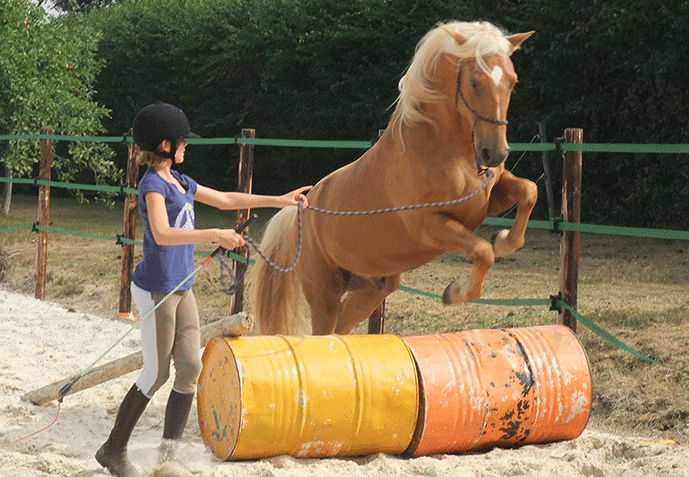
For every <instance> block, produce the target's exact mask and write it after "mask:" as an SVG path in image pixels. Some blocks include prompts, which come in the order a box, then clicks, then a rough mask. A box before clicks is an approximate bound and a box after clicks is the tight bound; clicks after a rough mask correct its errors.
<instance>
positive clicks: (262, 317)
mask: <svg viewBox="0 0 689 477" xmlns="http://www.w3.org/2000/svg"><path fill="white" fill-rule="evenodd" d="M298 240H299V237H298V231H297V207H285V208H283V209H282V210H280V211H279V212H278V213H277V214H275V216H274V217H273V218H272V219H270V221H269V222H268V225H267V227H266V231H265V233H264V234H263V240H261V245H260V249H261V251H262V252H263V253H264V254H265V255H266V256H267V257H268V258H269V259H270V260H271V261H273V262H274V263H275V264H276V265H278V266H280V267H289V266H290V265H291V264H292V263H294V259H295V257H296V254H297V245H298ZM249 282H250V283H251V287H252V288H253V307H252V308H253V310H254V315H255V318H256V322H257V323H258V327H259V331H260V333H261V334H263V335H276V334H283V335H287V334H310V329H308V327H307V325H306V319H305V317H304V313H303V310H302V307H301V302H302V299H301V286H300V284H299V280H298V277H297V274H296V272H295V271H291V272H288V273H283V272H280V271H277V270H275V269H274V268H273V267H272V266H271V265H270V264H268V263H266V261H265V260H263V259H262V258H260V257H256V263H255V264H254V266H253V267H252V270H251V273H250V275H249Z"/></svg>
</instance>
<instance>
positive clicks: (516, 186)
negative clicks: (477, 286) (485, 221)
mask: <svg viewBox="0 0 689 477" xmlns="http://www.w3.org/2000/svg"><path fill="white" fill-rule="evenodd" d="M537 198H538V187H537V186H536V184H534V183H533V182H531V181H530V180H528V179H522V178H520V177H516V176H515V175H514V174H512V173H511V172H509V171H504V172H503V173H502V174H501V175H500V179H499V180H498V182H497V183H496V184H495V186H494V187H493V190H492V192H491V194H490V199H489V201H488V215H491V216H495V215H498V214H500V213H502V212H504V211H506V210H509V209H510V208H511V207H514V206H515V205H516V206H517V216H516V218H515V220H514V224H513V225H512V228H511V229H509V230H501V231H500V232H498V233H497V234H496V235H495V236H494V237H493V240H492V242H493V249H494V250H495V256H496V257H504V256H505V255H509V254H511V253H512V252H514V251H515V250H517V249H519V248H521V247H522V246H523V245H524V234H525V233H526V226H527V224H528V222H529V217H530V216H531V211H532V210H533V208H534V206H535V205H536V199H537Z"/></svg>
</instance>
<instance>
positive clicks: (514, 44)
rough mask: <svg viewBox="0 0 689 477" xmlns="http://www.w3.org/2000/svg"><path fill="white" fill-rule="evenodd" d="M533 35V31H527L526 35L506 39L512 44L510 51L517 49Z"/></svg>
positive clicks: (521, 34) (519, 34) (520, 34)
mask: <svg viewBox="0 0 689 477" xmlns="http://www.w3.org/2000/svg"><path fill="white" fill-rule="evenodd" d="M534 33H536V32H535V31H528V32H526V33H517V34H516V35H512V36H509V37H507V39H508V40H509V42H510V43H512V51H514V50H516V49H517V48H519V46H520V45H521V44H522V43H523V42H524V40H526V39H527V38H529V37H530V36H531V35H533V34H534Z"/></svg>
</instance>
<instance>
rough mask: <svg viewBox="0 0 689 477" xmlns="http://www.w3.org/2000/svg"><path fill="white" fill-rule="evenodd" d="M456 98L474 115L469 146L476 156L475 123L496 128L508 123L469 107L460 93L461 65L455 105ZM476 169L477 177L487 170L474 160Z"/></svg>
mask: <svg viewBox="0 0 689 477" xmlns="http://www.w3.org/2000/svg"><path fill="white" fill-rule="evenodd" d="M458 98H462V101H463V102H464V106H466V108H467V109H468V110H469V112H470V113H471V114H473V115H474V124H472V125H471V146H472V148H473V149H474V156H475V155H476V142H475V141H474V129H475V128H476V123H478V122H479V121H484V122H486V123H489V124H495V125H497V126H506V125H507V123H508V121H507V120H504V121H503V120H501V119H493V118H487V117H485V116H481V115H480V114H478V113H477V112H476V111H475V110H474V108H472V107H471V106H469V102H468V101H467V100H466V98H465V97H464V93H463V92H462V65H461V64H460V65H459V68H458V70H457V92H456V93H455V104H456V103H457V101H458ZM474 160H476V157H474ZM476 167H477V169H478V175H482V174H485V173H486V171H487V170H488V169H487V168H481V166H479V165H478V161H477V160H476Z"/></svg>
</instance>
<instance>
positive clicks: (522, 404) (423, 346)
mask: <svg viewBox="0 0 689 477" xmlns="http://www.w3.org/2000/svg"><path fill="white" fill-rule="evenodd" d="M403 339H404V341H405V342H406V343H407V344H408V345H409V347H410V348H411V350H412V354H413V355H414V358H415V360H416V363H417V366H418V374H419V384H420V387H421V390H420V393H419V395H420V398H421V402H420V406H419V421H418V425H417V429H416V432H415V434H414V437H413V439H412V442H411V444H410V446H409V448H408V449H407V450H406V452H405V454H406V455H410V456H420V455H429V454H436V453H460V452H467V451H474V450H481V449H485V448H490V447H511V446H517V445H525V444H533V443H546V442H554V441H560V440H569V439H574V438H576V437H578V436H579V435H580V434H581V433H582V432H583V430H584V428H585V427H586V424H587V422H588V418H589V415H590V411H591V376H590V369H589V363H588V358H587V357H586V353H585V352H584V349H583V347H582V345H581V343H580V342H579V340H578V339H577V337H576V336H575V335H574V333H573V332H572V330H570V329H569V328H567V327H565V326H562V325H552V326H539V327H531V328H516V329H502V330H475V331H465V332H457V333H447V334H441V335H433V336H416V337H405V338H403Z"/></svg>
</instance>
